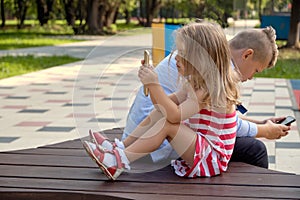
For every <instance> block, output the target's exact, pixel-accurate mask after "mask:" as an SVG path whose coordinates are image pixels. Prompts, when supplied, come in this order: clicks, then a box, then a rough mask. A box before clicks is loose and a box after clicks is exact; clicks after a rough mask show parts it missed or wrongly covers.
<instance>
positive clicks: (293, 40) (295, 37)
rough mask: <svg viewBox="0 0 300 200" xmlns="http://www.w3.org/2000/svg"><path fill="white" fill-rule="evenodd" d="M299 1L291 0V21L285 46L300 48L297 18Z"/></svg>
mask: <svg viewBox="0 0 300 200" xmlns="http://www.w3.org/2000/svg"><path fill="white" fill-rule="evenodd" d="M299 11H300V1H299V0H293V2H292V11H291V22H290V32H289V37H288V42H287V47H296V48H300V42H299V33H300V30H299V29H300V28H299V26H300V25H299V20H300V12H299Z"/></svg>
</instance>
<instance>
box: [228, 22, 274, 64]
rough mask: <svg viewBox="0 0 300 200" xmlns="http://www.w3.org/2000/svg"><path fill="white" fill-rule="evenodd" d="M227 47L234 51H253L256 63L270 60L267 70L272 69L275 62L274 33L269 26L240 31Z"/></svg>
mask: <svg viewBox="0 0 300 200" xmlns="http://www.w3.org/2000/svg"><path fill="white" fill-rule="evenodd" d="M229 45H230V47H231V48H233V49H236V50H239V49H253V50H254V56H253V59H255V60H257V61H266V60H265V59H270V60H269V64H268V66H267V68H271V67H273V66H274V65H275V64H276V62H277V56H278V49H277V45H276V32H275V30H274V29H273V28H272V27H271V26H269V27H266V28H253V29H248V30H245V31H241V32H239V33H238V34H237V35H236V36H234V37H233V38H232V39H231V40H230V41H229Z"/></svg>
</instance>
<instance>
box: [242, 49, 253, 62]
mask: <svg viewBox="0 0 300 200" xmlns="http://www.w3.org/2000/svg"><path fill="white" fill-rule="evenodd" d="M253 53H254V51H253V49H246V50H245V51H244V52H243V55H242V57H243V59H245V60H246V59H248V58H250V57H252V56H253Z"/></svg>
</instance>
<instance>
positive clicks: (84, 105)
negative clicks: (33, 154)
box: [0, 34, 300, 174]
mask: <svg viewBox="0 0 300 200" xmlns="http://www.w3.org/2000/svg"><path fill="white" fill-rule="evenodd" d="M151 44H152V43H151V35H150V34H142V35H129V36H122V37H110V38H98V39H97V40H92V41H86V42H78V43H73V44H68V45H60V46H56V47H43V48H30V49H22V50H16V51H10V52H7V51H0V55H3V54H7V53H14V54H24V53H34V54H38V55H43V54H69V55H73V56H77V57H81V58H85V60H84V61H82V62H77V63H72V64H67V65H63V66H58V67H53V68H49V69H46V70H42V71H39V72H34V73H29V74H26V75H22V76H16V77H13V78H8V79H4V80H0V99H1V106H0V124H1V127H0V151H11V150H18V149H26V148H34V147H39V146H44V145H49V144H54V143H58V142H62V141H66V140H72V139H75V138H78V137H83V136H87V131H88V129H90V128H92V129H93V130H104V129H109V128H114V127H123V126H124V125H125V119H126V115H127V113H128V110H129V108H130V105H131V103H132V101H133V99H134V96H135V93H136V91H137V89H138V87H139V86H140V85H141V83H140V82H139V80H138V78H137V69H138V66H139V63H140V59H141V58H142V57H143V51H142V50H143V49H145V48H148V49H150V47H151ZM298 83H299V82H297V81H294V82H291V81H289V80H285V79H266V78H257V79H254V80H251V81H248V82H247V83H244V84H243V86H242V94H243V96H242V99H243V102H244V104H245V105H246V107H247V108H248V110H249V112H248V114H247V115H248V116H251V117H254V118H257V119H265V118H268V117H273V116H285V115H293V116H297V117H298V122H299V121H300V118H299V111H297V110H299V107H298V106H297V105H299V103H298V104H297V103H296V102H297V100H296V99H294V95H293V91H296V89H297V87H298V86H299V88H298V90H299V89H300V84H299V85H298ZM263 142H264V143H265V144H266V145H267V148H268V153H269V161H270V168H271V169H275V170H280V171H286V172H293V173H297V174H300V168H299V165H300V143H299V142H300V138H299V131H298V129H297V123H294V124H293V126H292V131H290V133H289V135H288V136H286V137H284V138H282V139H280V140H277V141H270V140H263Z"/></svg>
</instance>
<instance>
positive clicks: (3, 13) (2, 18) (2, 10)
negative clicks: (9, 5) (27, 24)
mask: <svg viewBox="0 0 300 200" xmlns="http://www.w3.org/2000/svg"><path fill="white" fill-rule="evenodd" d="M1 20H2V23H1V27H2V28H3V27H4V26H5V12H4V0H1Z"/></svg>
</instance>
